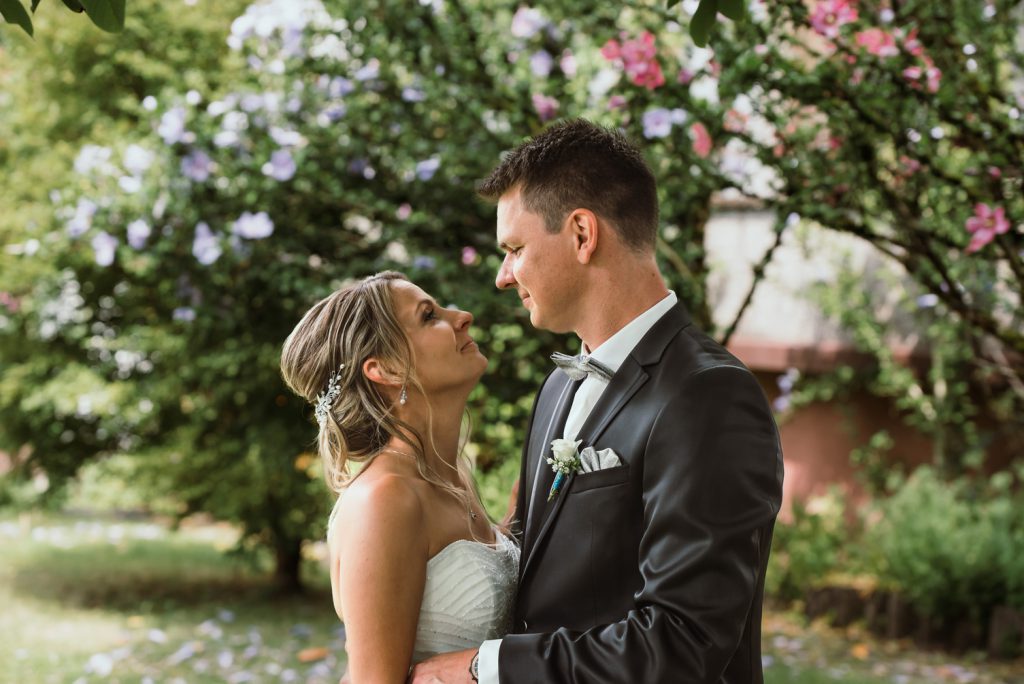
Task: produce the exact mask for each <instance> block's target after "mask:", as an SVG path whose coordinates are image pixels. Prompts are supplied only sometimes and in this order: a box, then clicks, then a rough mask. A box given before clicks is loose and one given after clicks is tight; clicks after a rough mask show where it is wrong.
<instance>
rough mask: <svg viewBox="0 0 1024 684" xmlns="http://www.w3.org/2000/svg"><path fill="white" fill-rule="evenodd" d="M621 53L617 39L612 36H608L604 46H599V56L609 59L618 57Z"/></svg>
mask: <svg viewBox="0 0 1024 684" xmlns="http://www.w3.org/2000/svg"><path fill="white" fill-rule="evenodd" d="M621 55H622V48H621V47H620V46H619V41H617V40H615V39H614V38H610V39H609V40H608V42H607V43H605V44H604V47H602V48H601V56H602V57H604V58H605V59H607V60H609V61H611V60H614V59H618V58H619V57H620V56H621Z"/></svg>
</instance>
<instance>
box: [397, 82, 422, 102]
mask: <svg viewBox="0 0 1024 684" xmlns="http://www.w3.org/2000/svg"><path fill="white" fill-rule="evenodd" d="M402 99H403V100H405V101H406V102H423V101H424V100H426V99H427V94H426V93H425V92H423V91H422V90H421V89H420V88H413V87H412V86H406V87H405V88H402Z"/></svg>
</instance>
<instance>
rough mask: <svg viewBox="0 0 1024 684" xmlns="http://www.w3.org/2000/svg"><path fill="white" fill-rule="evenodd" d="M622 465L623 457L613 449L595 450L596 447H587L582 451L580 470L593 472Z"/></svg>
mask: <svg viewBox="0 0 1024 684" xmlns="http://www.w3.org/2000/svg"><path fill="white" fill-rule="evenodd" d="M620 465H622V459H620V458H619V455H618V454H617V453H615V452H614V451H612V450H611V449H601V450H600V451H594V447H587V448H586V449H584V450H583V451H581V452H580V472H581V473H592V472H594V471H595V470H606V469H608V468H614V467H616V466H620Z"/></svg>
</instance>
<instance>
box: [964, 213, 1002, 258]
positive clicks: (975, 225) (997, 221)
mask: <svg viewBox="0 0 1024 684" xmlns="http://www.w3.org/2000/svg"><path fill="white" fill-rule="evenodd" d="M1008 230H1010V222H1009V221H1008V220H1007V218H1006V210H1005V209H1003V208H1002V207H996V208H995V209H992V208H991V207H989V206H988V205H987V204H984V203H983V202H979V203H978V204H975V205H974V216H972V217H971V218H969V219H967V232H968V233H970V234H971V242H970V244H969V245H967V253H968V254H972V253H974V252H977V251H978V250H979V249H981V248H982V247H984V246H985V245H987V244H988V243H990V242H992V240H994V239H995V237H996V235H1002V234H1003V233H1005V232H1006V231H1008Z"/></svg>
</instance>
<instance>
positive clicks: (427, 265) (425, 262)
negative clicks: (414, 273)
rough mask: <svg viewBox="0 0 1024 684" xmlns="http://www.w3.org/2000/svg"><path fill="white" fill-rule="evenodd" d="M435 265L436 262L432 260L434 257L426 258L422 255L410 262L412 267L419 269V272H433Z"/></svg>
mask: <svg viewBox="0 0 1024 684" xmlns="http://www.w3.org/2000/svg"><path fill="white" fill-rule="evenodd" d="M436 265H437V260H436V259H434V257H430V256H426V255H423V254H421V255H419V256H418V257H416V258H415V259H413V260H412V267H413V268H417V269H420V270H421V271H430V270H433V268H434V266H436Z"/></svg>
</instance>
